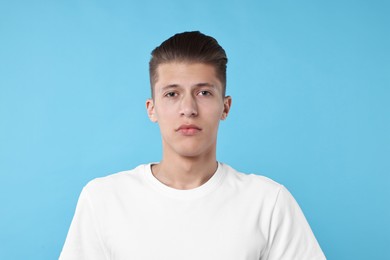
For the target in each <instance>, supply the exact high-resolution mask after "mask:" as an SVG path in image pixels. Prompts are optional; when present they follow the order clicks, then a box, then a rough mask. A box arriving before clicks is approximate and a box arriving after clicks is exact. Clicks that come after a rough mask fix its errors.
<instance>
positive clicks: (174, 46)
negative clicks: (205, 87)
mask: <svg viewBox="0 0 390 260" xmlns="http://www.w3.org/2000/svg"><path fill="white" fill-rule="evenodd" d="M227 61H228V59H227V57H226V53H225V51H224V49H223V48H222V47H221V46H220V45H219V44H218V42H217V41H216V40H215V39H214V38H213V37H210V36H207V35H204V34H202V33H200V32H198V31H194V32H183V33H178V34H175V35H174V36H172V37H171V38H169V39H168V40H166V41H164V42H163V43H162V44H161V45H160V46H158V47H157V48H155V49H154V50H153V51H152V58H151V59H150V62H149V76H150V85H151V92H152V97H154V85H155V83H156V82H157V80H158V73H157V68H158V66H159V65H161V64H166V63H173V62H185V63H203V64H207V65H211V66H213V67H214V69H215V73H216V76H217V78H218V79H219V80H220V81H221V84H222V87H223V96H225V92H226V64H227Z"/></svg>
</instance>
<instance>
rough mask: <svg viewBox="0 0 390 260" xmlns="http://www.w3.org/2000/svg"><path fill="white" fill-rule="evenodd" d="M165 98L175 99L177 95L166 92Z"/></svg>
mask: <svg viewBox="0 0 390 260" xmlns="http://www.w3.org/2000/svg"><path fill="white" fill-rule="evenodd" d="M165 96H166V97H176V96H177V94H176V93H175V92H168V93H166V94H165Z"/></svg>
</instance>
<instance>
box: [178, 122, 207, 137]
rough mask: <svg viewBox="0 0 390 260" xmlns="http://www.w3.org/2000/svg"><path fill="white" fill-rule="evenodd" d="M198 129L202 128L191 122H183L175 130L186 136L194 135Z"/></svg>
mask: <svg viewBox="0 0 390 260" xmlns="http://www.w3.org/2000/svg"><path fill="white" fill-rule="evenodd" d="M200 131H202V129H201V128H200V127H199V126H197V125H192V124H184V125H181V126H180V127H178V128H177V129H176V132H179V133H181V134H182V135H187V136H191V135H196V134H197V133H199V132H200Z"/></svg>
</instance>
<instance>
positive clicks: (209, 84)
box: [161, 82, 216, 91]
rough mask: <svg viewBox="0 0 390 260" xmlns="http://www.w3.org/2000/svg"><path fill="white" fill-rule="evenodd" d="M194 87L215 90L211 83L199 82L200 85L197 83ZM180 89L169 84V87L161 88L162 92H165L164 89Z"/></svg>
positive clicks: (176, 85) (175, 85)
mask: <svg viewBox="0 0 390 260" xmlns="http://www.w3.org/2000/svg"><path fill="white" fill-rule="evenodd" d="M193 86H194V87H210V88H216V87H215V85H213V84H211V83H207V82H201V83H197V84H195V85H193ZM178 87H180V85H179V84H169V85H166V86H164V87H162V88H161V90H162V91H165V90H166V89H170V88H178Z"/></svg>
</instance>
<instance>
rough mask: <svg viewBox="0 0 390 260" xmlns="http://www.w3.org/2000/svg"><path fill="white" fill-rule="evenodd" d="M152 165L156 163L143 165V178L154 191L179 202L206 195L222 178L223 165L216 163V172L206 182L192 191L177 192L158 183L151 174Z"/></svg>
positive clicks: (177, 190)
mask: <svg viewBox="0 0 390 260" xmlns="http://www.w3.org/2000/svg"><path fill="white" fill-rule="evenodd" d="M153 164H156V163H149V164H145V165H144V172H145V177H146V179H147V181H148V182H149V184H151V185H152V186H153V188H154V189H156V190H157V191H158V192H161V193H164V194H165V195H166V196H169V197H172V198H175V199H180V200H187V199H196V198H200V197H202V196H205V195H207V194H208V193H210V192H212V191H213V190H215V189H216V188H217V187H218V186H219V184H220V182H221V181H222V179H223V176H224V174H223V173H224V171H223V164H222V163H220V162H218V166H217V170H216V171H215V173H214V174H213V176H211V178H210V179H209V180H208V181H206V182H205V183H203V184H202V185H200V186H199V187H196V188H193V189H188V190H179V189H175V188H172V187H169V186H167V185H165V184H164V183H162V182H160V181H159V180H158V179H157V178H156V177H155V176H154V175H153V173H152V165H153Z"/></svg>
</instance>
